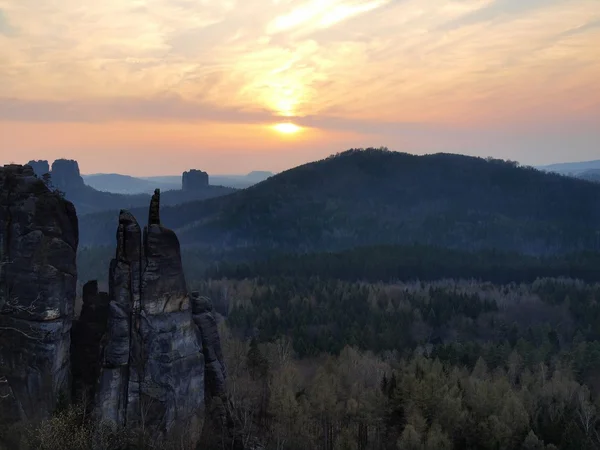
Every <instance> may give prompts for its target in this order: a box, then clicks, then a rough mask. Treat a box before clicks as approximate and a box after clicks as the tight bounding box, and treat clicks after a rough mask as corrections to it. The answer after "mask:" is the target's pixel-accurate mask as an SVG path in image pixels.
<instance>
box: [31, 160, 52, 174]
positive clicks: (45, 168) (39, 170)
mask: <svg viewBox="0 0 600 450" xmlns="http://www.w3.org/2000/svg"><path fill="white" fill-rule="evenodd" d="M27 165H28V166H31V168H32V169H33V171H34V173H35V174H36V176H37V177H38V178H42V177H43V176H44V175H45V174H47V173H50V164H48V161H45V160H42V159H40V160H39V161H29V162H28V163H27Z"/></svg>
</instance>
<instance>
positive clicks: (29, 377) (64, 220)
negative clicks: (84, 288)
mask: <svg viewBox="0 0 600 450" xmlns="http://www.w3.org/2000/svg"><path fill="white" fill-rule="evenodd" d="M78 240H79V232H78V223H77V216H76V213H75V208H74V207H73V205H72V204H71V203H69V202H67V201H65V200H64V199H63V198H61V197H60V196H59V195H57V194H55V193H52V192H50V191H49V190H48V188H47V187H46V186H45V184H44V183H43V181H42V180H40V179H39V178H37V177H36V176H35V175H34V170H33V168H32V167H30V166H17V165H11V166H4V168H0V378H1V377H5V379H6V383H3V386H4V387H3V388H2V389H3V391H2V392H0V394H2V395H5V394H7V395H9V398H7V399H5V401H3V402H2V403H1V408H2V410H3V411H2V412H3V413H4V414H7V415H9V417H10V419H12V420H20V419H23V420H28V419H36V418H40V417H46V416H47V415H48V414H49V413H51V412H52V411H53V410H54V409H55V407H56V404H57V402H58V401H59V400H60V399H63V398H64V399H68V397H69V396H70V390H71V389H70V375H69V374H70V363H69V362H70V350H69V348H70V341H71V338H70V331H71V323H72V317H73V308H74V303H75V289H76V282H77V269H76V254H77V245H78ZM0 388H1V386H0Z"/></svg>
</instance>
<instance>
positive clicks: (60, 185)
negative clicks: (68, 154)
mask: <svg viewBox="0 0 600 450" xmlns="http://www.w3.org/2000/svg"><path fill="white" fill-rule="evenodd" d="M51 175H52V185H53V186H54V187H55V188H57V189H59V190H61V191H64V192H72V191H75V190H77V189H80V188H83V187H84V186H85V183H84V182H83V178H82V177H81V174H80V172H79V164H78V163H77V161H73V160H71V159H57V160H56V161H54V163H52V172H51Z"/></svg>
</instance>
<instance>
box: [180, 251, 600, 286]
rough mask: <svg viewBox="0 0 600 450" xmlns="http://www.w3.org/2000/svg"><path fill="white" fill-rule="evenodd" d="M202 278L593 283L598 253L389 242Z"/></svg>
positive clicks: (599, 275)
mask: <svg viewBox="0 0 600 450" xmlns="http://www.w3.org/2000/svg"><path fill="white" fill-rule="evenodd" d="M188 253H189V254H193V253H194V251H193V250H190V251H188ZM195 273H196V274H199V273H201V272H200V271H199V270H196V271H195ZM207 276H208V277H210V278H222V277H226V278H233V279H243V278H253V277H280V276H281V277H302V278H305V277H312V276H318V277H321V278H335V279H340V280H349V281H351V280H364V281H371V282H376V281H393V280H403V281H407V280H422V281H431V280H438V279H443V278H453V279H465V278H466V279H469V278H473V279H476V280H485V281H491V282H494V283H502V284H504V283H511V282H516V283H522V282H533V281H535V280H536V279H537V278H543V277H561V276H562V277H570V278H575V279H582V280H585V281H590V282H592V281H600V253H592V252H586V253H578V254H570V255H564V256H548V257H535V256H528V255H521V254H517V253H508V252H501V251H496V250H482V251H479V252H465V251H459V250H451V249H445V248H440V247H433V246H424V245H412V246H393V245H388V246H376V247H363V248H356V249H352V250H347V251H342V252H337V253H334V252H330V253H313V254H303V255H294V254H287V255H280V256H277V255H275V256H272V257H270V258H265V259H262V260H259V261H254V262H238V263H235V262H233V263H228V262H220V263H218V264H213V265H212V266H211V267H210V269H209V270H208V272H207Z"/></svg>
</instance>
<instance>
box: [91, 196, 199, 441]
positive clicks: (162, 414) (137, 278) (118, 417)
mask: <svg viewBox="0 0 600 450" xmlns="http://www.w3.org/2000/svg"><path fill="white" fill-rule="evenodd" d="M159 203H160V193H159V192H158V191H157V192H156V193H155V194H154V196H153V198H152V202H151V206H150V211H149V222H148V226H147V227H145V228H144V233H143V245H142V234H141V230H140V227H139V225H138V223H137V222H136V220H135V218H134V217H133V216H132V215H131V214H130V213H128V212H127V211H121V214H120V217H119V227H118V231H117V253H116V258H115V259H114V260H113V261H112V263H111V267H110V280H109V286H110V287H109V290H110V292H109V298H110V303H109V312H108V327H107V333H106V336H105V339H104V342H103V345H102V347H103V350H102V351H103V356H102V368H101V371H100V372H101V373H100V379H99V384H98V387H97V391H96V412H97V415H98V417H99V418H100V419H101V420H105V421H109V422H112V423H113V424H116V425H119V426H125V425H127V426H139V425H143V426H144V427H145V428H147V429H153V430H157V431H158V433H159V434H160V435H165V434H167V433H169V432H170V431H174V430H175V429H177V432H178V433H182V432H183V433H189V434H188V436H189V437H190V438H191V439H192V440H197V439H198V438H199V433H200V432H201V429H202V422H203V414H204V394H205V387H204V382H205V381H204V376H205V368H204V359H205V357H204V351H203V349H204V346H203V343H202V337H201V333H200V331H199V329H198V327H197V326H196V324H195V323H194V320H193V319H192V311H191V305H190V297H189V295H188V291H187V286H186V282H185V277H184V275H183V267H182V264H181V254H180V248H179V241H178V239H177V236H176V235H175V233H174V232H173V231H171V230H169V229H167V228H165V227H163V226H162V225H161V224H160V214H159Z"/></svg>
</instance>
